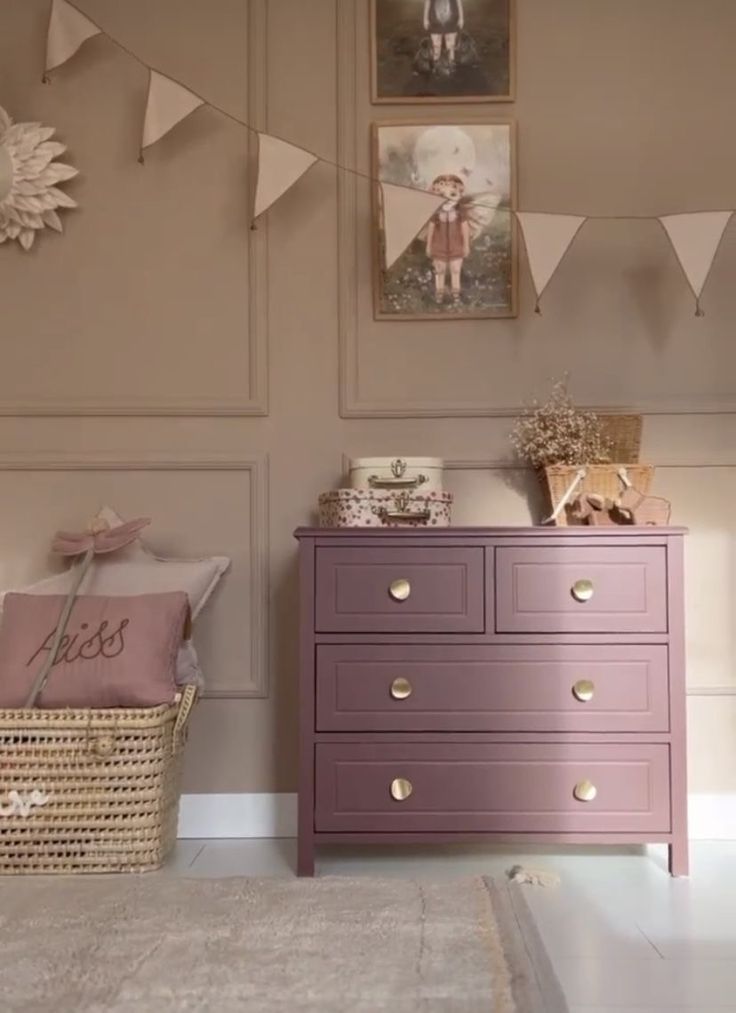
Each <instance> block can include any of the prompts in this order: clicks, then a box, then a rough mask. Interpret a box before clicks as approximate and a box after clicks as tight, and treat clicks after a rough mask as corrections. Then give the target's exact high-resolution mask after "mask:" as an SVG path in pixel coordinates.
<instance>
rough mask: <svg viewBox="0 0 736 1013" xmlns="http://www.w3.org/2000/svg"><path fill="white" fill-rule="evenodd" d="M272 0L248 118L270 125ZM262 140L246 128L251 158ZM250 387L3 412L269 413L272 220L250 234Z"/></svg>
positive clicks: (253, 12)
mask: <svg viewBox="0 0 736 1013" xmlns="http://www.w3.org/2000/svg"><path fill="white" fill-rule="evenodd" d="M267 4H268V0H248V38H247V47H248V120H249V122H250V123H252V124H253V125H254V126H256V127H262V128H264V129H265V126H266V123H267V111H268V109H267V107H268V98H267V95H268V93H267V88H268V74H267V60H268V55H267V53H268V13H267V11H268V8H267ZM257 146H258V139H257V137H256V135H255V134H254V133H253V132H252V131H248V159H249V162H250V164H251V165H254V164H255V160H256V157H257ZM248 242H249V247H248V283H249V285H248V292H249V302H248V335H247V340H248V390H247V392H246V394H245V396H244V397H242V398H241V397H237V398H233V397H217V396H211V397H198V396H195V397H154V398H140V397H135V395H133V396H131V397H112V398H110V397H106V398H105V399H104V400H99V399H97V398H94V397H90V398H87V397H76V398H54V397H50V398H45V397H39V398H35V397H34V398H30V399H25V400H24V399H17V400H16V399H14V398H8V399H4V400H0V416H108V415H109V416H141V417H146V416H167V415H174V416H190V415H191V416H199V415H206V416H266V415H268V413H269V390H268V388H269V370H268V343H269V320H268V222H267V221H266V220H264V221H263V222H262V223H261V224H260V225H259V227H258V229H257V230H252V231H249V233H248Z"/></svg>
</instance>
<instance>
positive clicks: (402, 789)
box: [391, 777, 414, 802]
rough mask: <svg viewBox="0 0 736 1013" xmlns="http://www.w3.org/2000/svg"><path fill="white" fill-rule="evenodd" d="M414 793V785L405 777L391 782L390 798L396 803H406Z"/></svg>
mask: <svg viewBox="0 0 736 1013" xmlns="http://www.w3.org/2000/svg"><path fill="white" fill-rule="evenodd" d="M413 791H414V785H413V784H412V783H411V781H407V780H406V778H405V777H396V778H394V780H393V781H392V782H391V798H392V799H394V801H396V802H406V800H407V799H408V798H409V796H410V795H411V793H412V792H413Z"/></svg>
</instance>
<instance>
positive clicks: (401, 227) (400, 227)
mask: <svg viewBox="0 0 736 1013" xmlns="http://www.w3.org/2000/svg"><path fill="white" fill-rule="evenodd" d="M381 193H382V197H383V229H384V234H385V244H386V249H385V262H386V270H388V269H389V268H390V267H393V265H394V264H395V263H396V261H397V260H398V259H399V257H400V256H401V254H402V253H403V252H404V251H405V250H406V248H407V247H408V246H409V245H410V244H411V243H412V242H413V241H414V240H415V239H416V238H417V236H418V235H419V233H420V232H421V231H422V229H423V228H424V226H425V225H426V224H427V222H428V221H429V219H430V218H431V217H432V215H433V214H435V212H436V211H437V210H438V209H439V208H440V207H441V206H442V204H444V202H445V198H444V197H442V196H441V195H438V194H435V193H428V192H427V191H426V190H412V189H411V188H410V187H407V186H398V185H397V184H396V183H381Z"/></svg>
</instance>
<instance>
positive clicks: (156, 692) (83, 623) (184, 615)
mask: <svg viewBox="0 0 736 1013" xmlns="http://www.w3.org/2000/svg"><path fill="white" fill-rule="evenodd" d="M65 600H66V599H65V597H64V596H63V595H31V594H12V593H11V594H8V595H6V597H5V607H4V610H3V618H2V625H0V707H6V708H16V707H23V706H24V704H25V701H26V698H27V696H28V693H29V691H30V687H31V685H32V683H33V680H34V678H35V676H36V674H37V673H38V671H39V669H40V668H41V666H42V664H43V662H44V659H45V658H46V655H47V652H48V650H49V649H50V646H51V642H52V640H53V636H54V631H55V629H56V626H57V622H58V619H59V616H60V615H61V611H62V609H63V607H64V602H65ZM188 616H189V602H188V599H187V596H186V594H185V593H184V592H183V591H173V592H169V593H166V594H144V595H135V596H130V597H103V596H95V595H81V596H80V597H79V598H77V599H76V601H75V602H74V606H73V609H72V613H71V617H70V619H69V625H68V626H67V628H66V632H65V634H64V637H63V639H62V641H61V644H60V647H59V650H58V651H57V655H56V662H55V664H54V666H53V667H52V669H51V672H50V673H49V678H48V682H47V683H46V688H45V689H44V691H43V693H42V695H41V699H40V701H39V705H40V706H41V707H156V706H158V705H159V704H163V703H170V702H171V701H172V700H173V699H174V696H175V695H176V685H175V680H174V673H175V671H176V657H177V653H178V649H179V645H180V644H181V642H182V639H183V636H184V632H185V627H186V626H187V621H188Z"/></svg>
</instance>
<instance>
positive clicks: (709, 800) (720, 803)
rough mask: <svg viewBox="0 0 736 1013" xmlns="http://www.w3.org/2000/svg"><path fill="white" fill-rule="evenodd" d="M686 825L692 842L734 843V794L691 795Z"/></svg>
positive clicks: (735, 797) (735, 837) (735, 830)
mask: <svg viewBox="0 0 736 1013" xmlns="http://www.w3.org/2000/svg"><path fill="white" fill-rule="evenodd" d="M688 808H689V813H688V824H689V828H690V839H691V840H693V841H736V794H722V795H691V796H690V799H689V801H688Z"/></svg>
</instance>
